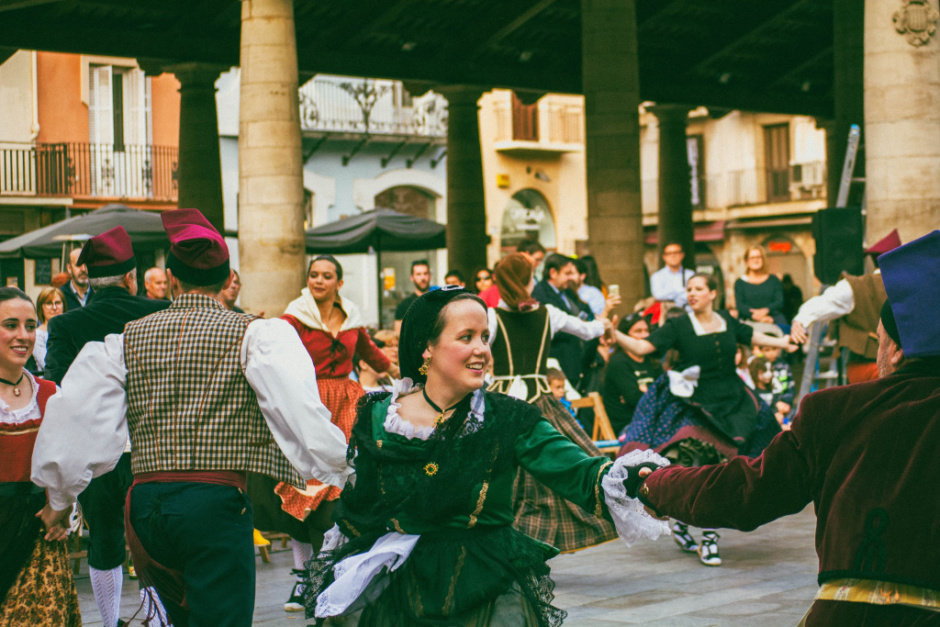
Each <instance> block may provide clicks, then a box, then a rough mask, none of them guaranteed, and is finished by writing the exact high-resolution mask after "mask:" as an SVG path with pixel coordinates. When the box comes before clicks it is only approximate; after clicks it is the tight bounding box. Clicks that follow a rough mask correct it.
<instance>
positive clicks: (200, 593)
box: [130, 483, 255, 627]
mask: <svg viewBox="0 0 940 627" xmlns="http://www.w3.org/2000/svg"><path fill="white" fill-rule="evenodd" d="M130 522H131V524H132V525H133V526H134V532H135V533H136V534H137V538H138V539H139V540H140V544H141V545H142V546H143V547H144V549H146V550H147V552H148V553H149V554H150V557H151V558H152V559H153V560H155V561H156V562H159V563H160V564H162V565H163V566H166V567H167V568H172V569H178V570H181V571H182V572H183V578H184V581H185V585H186V590H185V595H186V596H185V600H186V604H187V605H188V607H189V611H188V612H186V611H185V610H183V609H181V608H180V606H178V605H174V604H173V603H171V602H169V600H168V599H167V598H166V597H162V596H161V598H160V600H161V601H163V604H164V606H165V607H166V609H167V612H168V613H169V615H170V618H171V619H172V621H173V624H174V625H175V627H247V626H249V625H251V621H252V612H254V608H255V547H254V542H253V537H252V529H253V516H252V510H251V504H250V503H249V501H248V496H247V495H246V494H245V493H244V492H242V491H241V490H240V489H239V488H236V487H233V486H227V485H216V484H209V483H142V484H139V485H137V486H135V487H134V488H133V491H132V493H131V512H130ZM158 591H159V590H158Z"/></svg>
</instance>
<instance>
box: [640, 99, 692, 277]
mask: <svg viewBox="0 0 940 627" xmlns="http://www.w3.org/2000/svg"><path fill="white" fill-rule="evenodd" d="M691 110H692V107H690V106H686V105H674V104H664V105H657V106H655V107H650V108H649V109H648V111H650V112H651V113H652V114H653V115H655V116H656V119H657V120H658V121H659V227H658V230H659V252H660V253H662V251H663V248H665V247H666V244H668V243H669V242H678V243H679V244H681V245H682V250H684V251H685V260H684V265H685V266H686V267H687V268H695V234H694V232H693V221H692V183H691V176H692V170H691V168H690V167H689V149H688V144H687V138H686V133H685V129H686V122H687V121H688V118H689V111H691Z"/></svg>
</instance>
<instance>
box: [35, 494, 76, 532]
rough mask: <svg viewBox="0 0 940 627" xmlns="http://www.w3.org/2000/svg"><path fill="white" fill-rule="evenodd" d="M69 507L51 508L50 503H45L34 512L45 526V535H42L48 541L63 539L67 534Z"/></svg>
mask: <svg viewBox="0 0 940 627" xmlns="http://www.w3.org/2000/svg"><path fill="white" fill-rule="evenodd" d="M71 511H72V508H71V507H66V508H65V509H52V505H50V504H49V503H46V506H45V507H43V508H42V509H41V510H39V511H38V512H36V518H40V519H42V524H43V525H44V526H45V528H46V535H45V536H43V537H44V538H45V539H46V540H48V541H49V542H56V541H58V540H65V539H66V538H67V537H68V536H69V512H71Z"/></svg>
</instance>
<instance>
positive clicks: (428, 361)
mask: <svg viewBox="0 0 940 627" xmlns="http://www.w3.org/2000/svg"><path fill="white" fill-rule="evenodd" d="M430 365H431V358H430V357H425V358H424V363H423V364H421V367H420V368H418V374H420V375H421V376H422V377H426V376H428V368H429V367H430Z"/></svg>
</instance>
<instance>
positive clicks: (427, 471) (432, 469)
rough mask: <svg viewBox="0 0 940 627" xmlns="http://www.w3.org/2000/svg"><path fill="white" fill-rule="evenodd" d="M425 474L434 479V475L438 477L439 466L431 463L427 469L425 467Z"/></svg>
mask: <svg viewBox="0 0 940 627" xmlns="http://www.w3.org/2000/svg"><path fill="white" fill-rule="evenodd" d="M424 474H426V475H427V476H429V477H433V476H434V475H436V474H437V464H435V463H434V462H431V463H430V464H428V465H427V466H425V467H424Z"/></svg>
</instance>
